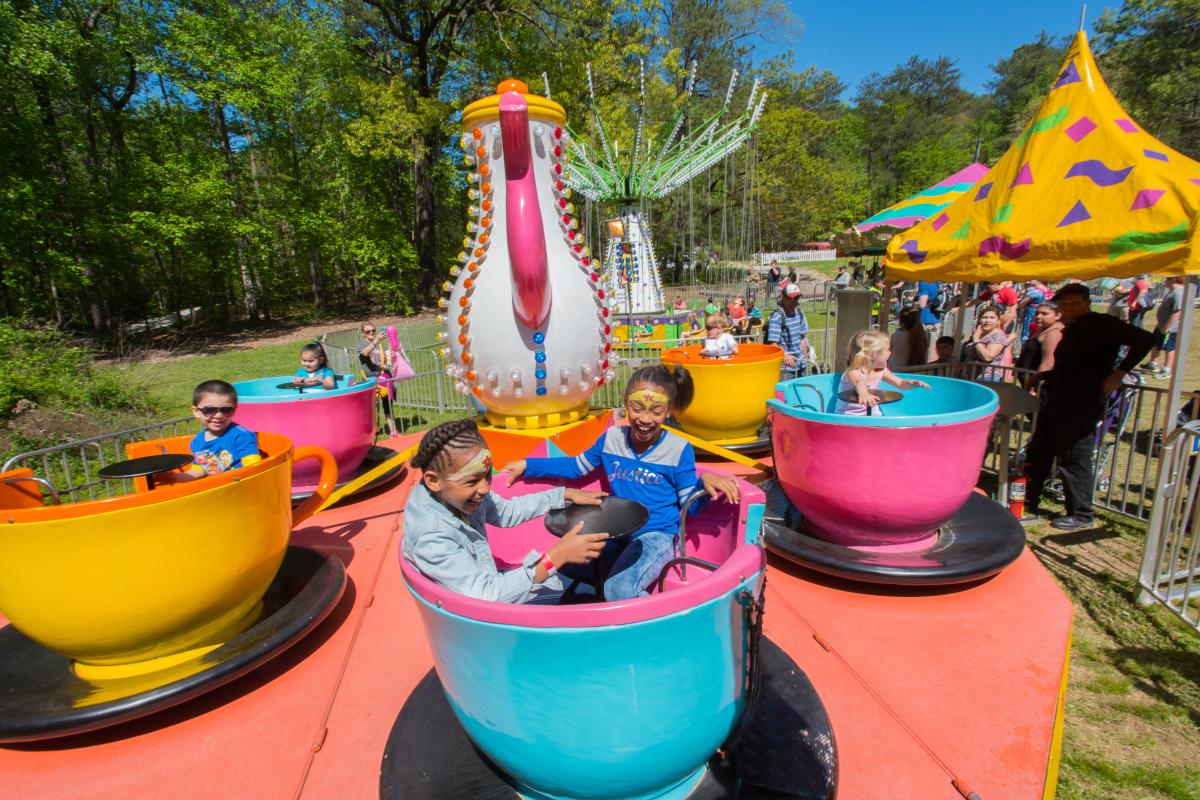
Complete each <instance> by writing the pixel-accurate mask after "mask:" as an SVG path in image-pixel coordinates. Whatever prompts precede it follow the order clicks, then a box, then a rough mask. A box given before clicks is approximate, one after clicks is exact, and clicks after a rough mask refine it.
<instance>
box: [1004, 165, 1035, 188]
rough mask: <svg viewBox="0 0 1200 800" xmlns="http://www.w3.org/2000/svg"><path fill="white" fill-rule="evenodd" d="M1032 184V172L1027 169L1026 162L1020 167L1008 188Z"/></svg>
mask: <svg viewBox="0 0 1200 800" xmlns="http://www.w3.org/2000/svg"><path fill="white" fill-rule="evenodd" d="M1031 183H1033V172H1032V170H1030V169H1029V162H1028V161H1026V162H1025V163H1024V164H1023V165H1022V166H1021V171H1020V172H1018V173H1017V177H1016V179H1015V180H1013V182H1012V183H1010V184H1009V186H1010V187H1011V186H1026V185H1028V184H1031Z"/></svg>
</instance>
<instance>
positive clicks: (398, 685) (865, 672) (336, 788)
mask: <svg viewBox="0 0 1200 800" xmlns="http://www.w3.org/2000/svg"><path fill="white" fill-rule="evenodd" d="M415 440H416V437H414V436H409V437H402V438H400V439H397V440H393V441H391V442H388V443H386V444H388V446H390V447H393V448H394V449H396V450H401V449H403V448H404V447H406V446H407V445H409V444H411V443H413V442H414V441H415ZM731 471H732V470H731ZM413 480H414V476H412V475H410V476H408V477H407V478H406V479H405V480H404V481H401V482H399V483H397V484H395V485H393V486H391V487H390V488H388V489H386V490H384V491H382V492H379V493H377V494H374V495H372V496H369V497H365V498H363V499H360V500H358V501H356V502H352V503H350V504H348V505H344V506H341V507H338V508H334V509H331V510H329V511H326V512H323V513H321V514H319V515H317V516H316V517H313V518H311V519H310V520H308V521H307V523H306V524H305V525H303V526H302V527H301V528H300V529H299V530H298V531H296V532H295V533H294V534H293V541H294V543H296V544H300V545H304V546H306V547H311V548H313V549H317V550H320V551H323V552H326V553H331V554H334V555H336V556H338V557H339V558H340V559H341V560H342V561H343V562H344V563H345V565H346V570H347V573H348V575H349V578H350V584H349V586H348V588H347V590H346V594H345V596H344V597H343V598H342V600H341V603H340V604H339V606H338V607H337V608H336V609H335V610H334V612H333V613H332V614H331V615H330V617H329V618H328V619H327V620H326V621H325V622H324V623H322V625H321V626H320V627H318V628H317V629H316V630H315V631H314V632H313V633H312V634H310V635H309V636H308V637H307V638H305V639H303V640H302V641H301V642H300V643H299V644H297V645H296V646H295V647H293V648H292V649H291V650H288V651H287V652H285V653H283V654H282V655H280V656H279V657H278V658H277V659H275V660H274V661H272V662H270V663H268V664H267V665H266V666H265V667H263V668H260V669H259V670H257V671H256V672H254V673H252V674H250V675H248V676H246V677H245V678H242V679H240V680H237V681H235V682H233V683H231V684H229V685H227V686H224V687H222V688H220V689H217V690H216V691H214V692H212V693H210V694H207V695H204V696H203V697H200V698H198V699H197V700H194V701H191V702H189V703H185V704H184V705H181V706H178V707H176V708H173V709H170V710H167V711H164V712H161V713H158V714H154V715H151V716H149V717H146V718H143V719H141V720H138V721H135V722H133V723H129V724H125V725H121V726H116V727H113V728H109V729H106V730H103V731H99V732H97V733H93V734H86V735H83V736H77V737H72V738H66V739H59V740H50V741H47V742H40V743H34V744H28V745H9V746H4V747H0V785H2V786H3V787H4V791H3V793H2V794H3V796H5V797H21V798H30V799H31V800H32V799H34V798H80V797H87V798H91V799H94V800H104V799H107V798H113V800H116V799H117V798H120V799H121V800H125V799H126V798H140V797H158V796H164V797H172V798H179V799H180V800H186V799H187V798H247V797H253V798H261V799H262V800H270V799H272V798H318V799H323V798H337V800H360V799H361V800H367V798H376V797H378V794H379V767H380V759H381V757H382V753H383V748H384V743H385V741H386V739H387V736H388V732H389V730H390V729H391V726H392V723H393V722H394V721H395V718H396V715H397V714H398V713H399V710H400V708H401V706H402V705H403V704H404V701H405V699H406V698H407V697H408V695H409V694H410V693H411V692H412V690H413V688H414V687H415V686H416V684H417V683H418V682H419V681H420V680H421V678H422V677H423V676H424V675H425V674H426V673H427V672H428V671H429V670H430V669H431V668H432V659H431V657H430V654H429V649H428V646H427V644H426V641H425V632H424V630H422V628H421V624H420V622H419V621H418V617H417V614H416V609H415V608H414V605H413V600H412V599H411V597H410V596H409V594H408V591H407V590H406V589H405V587H404V583H403V581H402V579H401V576H400V569H399V564H398V562H397V559H396V554H397V550H398V548H399V545H400V535H401V527H400V524H401V518H402V516H401V515H402V510H403V505H404V500H405V498H406V497H407V493H408V490H409V488H410V487H411V485H412V481H413ZM767 583H768V589H767V606H766V617H765V630H766V633H767V635H768V636H769V637H770V638H771V640H772V641H774V642H775V643H776V644H777V645H779V646H780V647H781V648H783V649H784V650H785V651H786V652H787V654H788V655H789V656H790V657H791V658H792V659H793V660H795V661H796V662H797V663H798V664H799V665H800V666H801V667H802V668H803V669H804V671H805V672H806V673H807V675H808V677H809V679H810V680H811V681H812V683H813V685H814V686H815V687H816V689H817V691H818V692H819V693H820V696H821V700H822V702H823V703H824V705H825V707H826V709H827V711H828V713H829V716H830V718H831V719H832V722H833V728H834V732H835V736H836V739H837V747H838V756H839V761H840V773H839V786H838V797H839V798H842V799H843V800H845V799H846V798H849V799H850V800H857V799H858V798H901V799H906V798H920V800H937V799H938V798H946V800H954V798H960V800H961V798H962V797H963V796H964V794H965V793H966V792H968V791H974V792H976V793H978V794H979V796H980V797H983V798H989V799H992V798H1005V800H1014V799H1018V798H1044V797H1051V796H1053V792H1054V783H1055V780H1056V773H1057V755H1058V750H1059V746H1060V743H1061V742H1060V740H1061V719H1062V717H1061V714H1062V706H1061V703H1062V698H1063V694H1064V692H1065V685H1066V667H1067V655H1068V652H1069V646H1070V634H1071V615H1072V609H1071V604H1070V602H1069V601H1068V600H1067V598H1066V597H1065V595H1064V594H1063V592H1062V591H1061V590H1060V589H1059V587H1058V586H1057V584H1056V583H1055V582H1054V580H1053V579H1052V578H1051V577H1050V575H1049V573H1047V572H1046V571H1045V570H1044V569H1043V568H1042V567H1041V565H1040V564H1039V563H1038V562H1037V560H1036V559H1035V558H1034V557H1033V556H1032V554H1031V553H1029V552H1028V551H1026V552H1025V553H1024V554H1023V555H1022V556H1021V557H1020V558H1019V559H1018V560H1017V561H1016V563H1014V564H1013V565H1012V566H1010V567H1009V568H1008V569H1006V570H1005V571H1004V572H1002V573H1001V574H999V575H997V576H996V577H994V578H992V579H990V580H987V581H984V582H982V583H979V584H975V585H970V586H966V587H951V588H948V589H946V590H941V591H939V590H920V591H917V590H911V591H909V590H903V589H899V590H897V589H891V588H886V589H885V588H882V587H872V586H867V585H862V584H849V583H842V582H838V581H835V580H833V579H828V578H825V577H823V576H819V575H817V574H815V573H808V572H805V571H803V570H802V569H800V568H797V567H794V566H793V565H791V564H788V563H787V562H784V561H780V560H776V559H774V558H772V560H771V562H770V569H769V570H768V577H767ZM0 655H2V654H0ZM956 780H957V781H958V786H959V788H956V787H955V783H954V782H955V781H956Z"/></svg>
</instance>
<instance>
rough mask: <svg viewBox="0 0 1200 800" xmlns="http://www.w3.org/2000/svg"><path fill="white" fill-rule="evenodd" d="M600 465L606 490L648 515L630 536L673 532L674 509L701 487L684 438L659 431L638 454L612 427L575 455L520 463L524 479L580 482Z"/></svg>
mask: <svg viewBox="0 0 1200 800" xmlns="http://www.w3.org/2000/svg"><path fill="white" fill-rule="evenodd" d="M597 467H602V468H603V470H604V476H605V478H606V479H607V482H608V491H609V492H611V493H612V494H613V495H614V496H616V497H623V498H625V499H626V500H634V501H636V502H638V503H641V504H642V505H644V506H645V507H646V508H647V509H648V510H649V511H650V518H649V519H647V520H646V524H645V525H643V526H642V527H641V528H640V529H639V530H638V531H637V532H636V533H634V536H637V535H638V534H641V533H643V532H645V531H662V532H663V533H671V534H675V533H678V532H679V509H680V506H681V505H682V504H683V501H684V500H686V499H687V496H688V495H689V494H691V493H692V492H693V491H694V490H695V489H697V488H701V487H702V484H701V483H700V481H699V479H698V478H697V476H696V452H695V451H694V450H693V449H692V446H691V445H690V444H689V443H688V442H687V441H685V440H684V439H682V438H680V437H679V436H676V435H675V434H673V433H671V432H670V431H666V430H664V431H663V432H662V436H661V438H659V440H658V442H657V443H656V444H654V445H651V446H650V447H649V448H648V449H647V450H646V452H644V453H635V452H634V451H633V448H632V447H631V446H630V443H629V428H628V427H625V426H621V427H616V426H614V427H612V428H609V429H608V430H607V431H605V432H604V435H603V436H601V437H600V438H599V439H597V440H596V443H595V444H593V445H592V446H591V447H589V448H588V449H587V450H584V451H583V452H582V453H580V454H579V455H578V456H575V457H574V458H571V457H570V456H560V457H558V458H527V459H525V475H526V476H527V477H530V478H581V477H583V476H584V475H586V474H588V473H589V472H591V471H592V470H594V469H596V468H597Z"/></svg>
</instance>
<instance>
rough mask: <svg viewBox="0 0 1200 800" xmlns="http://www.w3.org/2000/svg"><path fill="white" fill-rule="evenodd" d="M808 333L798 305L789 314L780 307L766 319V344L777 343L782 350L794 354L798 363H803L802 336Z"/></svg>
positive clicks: (806, 323)
mask: <svg viewBox="0 0 1200 800" xmlns="http://www.w3.org/2000/svg"><path fill="white" fill-rule="evenodd" d="M807 335H808V319H807V318H806V317H805V316H804V311H803V310H802V309H801V308H800V306H796V310H795V311H794V312H793V313H792V314H791V316H789V315H787V314H785V313H784V311H783V309H782V308H777V309H775V310H774V311H772V312H771V318H770V319H768V320H767V337H766V342H767V344H777V345H779V346H780V347H782V348H783V352H784V353H786V354H787V355H790V356H795V357H796V361H797V363H798V364H803V363H804V338H805V337H806V336H807Z"/></svg>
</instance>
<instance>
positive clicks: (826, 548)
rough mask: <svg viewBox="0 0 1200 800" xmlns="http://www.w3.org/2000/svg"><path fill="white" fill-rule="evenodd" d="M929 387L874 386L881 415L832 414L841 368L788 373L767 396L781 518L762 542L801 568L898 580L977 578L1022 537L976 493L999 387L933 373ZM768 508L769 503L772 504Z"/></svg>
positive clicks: (1018, 547) (1011, 553) (1001, 511)
mask: <svg viewBox="0 0 1200 800" xmlns="http://www.w3.org/2000/svg"><path fill="white" fill-rule="evenodd" d="M901 377H907V378H913V379H919V380H923V381H925V382H926V383H928V384H929V385H930V387H931V388H930V389H921V388H917V389H912V390H909V391H906V392H902V393H899V392H890V391H884V392H881V393H880V399H881V402H880V404H879V406H878V409H879V412H880V413H879V414H878V415H871V416H854V415H847V414H838V413H836V406H837V400H838V397H837V394H838V389H839V384H840V381H841V374H840V373H831V374H825V375H814V376H810V377H805V378H796V379H794V380H790V381H784V382H782V383H780V384H779V386H778V394H777V397H776V398H773V399H771V400H770V401H769V402H768V407H769V409H770V415H771V434H772V439H773V448H774V455H775V461H774V463H775V470H776V476H777V483H778V488H779V490H781V491H782V494H783V496H784V498H773V499H779V500H780V505H782V506H784V507H785V509H783V510H782V513H781V514H780V515H779V516H780V517H781V519H771V520H768V521H767V522H766V523H764V539H765V541H766V545H767V547H768V548H769V549H770V550H771V551H772V552H775V553H777V554H779V555H781V556H783V557H784V558H787V559H789V560H791V561H794V562H796V563H798V564H800V565H802V566H805V567H808V568H811V569H814V570H817V571H820V572H824V573H827V574H831V575H835V576H838V577H842V578H848V579H851V580H858V581H866V582H872V583H883V584H896V585H921V584H927V585H937V584H954V583H965V582H971V581H978V580H982V579H984V578H987V577H989V576H991V575H994V574H996V573H997V572H999V571H1000V570H1002V569H1003V568H1004V567H1006V566H1007V565H1008V564H1010V563H1011V562H1012V561H1014V560H1015V559H1016V558H1017V557H1018V556H1019V555H1020V554H1021V551H1022V549H1023V548H1024V545H1025V536H1024V532H1023V531H1022V528H1021V526H1020V524H1019V523H1018V522H1017V521H1016V520H1015V519H1014V518H1013V517H1012V515H1011V514H1009V513H1008V510H1007V509H1005V508H1004V507H1003V506H1001V505H1000V504H998V503H996V502H994V501H992V500H990V499H988V498H987V497H986V496H984V495H982V494H980V493H979V492H977V491H976V490H975V484H976V481H977V480H978V477H979V465H980V463H982V461H983V455H984V450H985V449H986V447H987V442H988V436H989V431H990V428H991V424H992V419H993V418H994V417H995V416H996V412H997V408H998V401H997V397H996V393H995V392H994V391H992V390H991V389H990V388H988V387H987V386H984V385H981V384H979V383H972V382H969V381H961V380H956V379H953V378H942V377H936V376H928V375H907V376H901ZM773 516H774V510H773Z"/></svg>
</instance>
